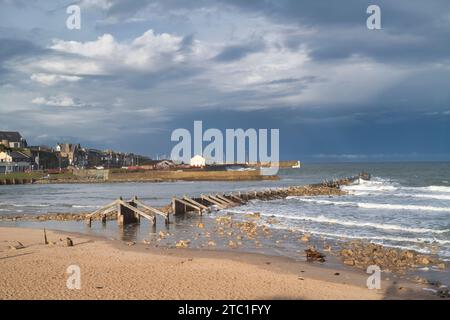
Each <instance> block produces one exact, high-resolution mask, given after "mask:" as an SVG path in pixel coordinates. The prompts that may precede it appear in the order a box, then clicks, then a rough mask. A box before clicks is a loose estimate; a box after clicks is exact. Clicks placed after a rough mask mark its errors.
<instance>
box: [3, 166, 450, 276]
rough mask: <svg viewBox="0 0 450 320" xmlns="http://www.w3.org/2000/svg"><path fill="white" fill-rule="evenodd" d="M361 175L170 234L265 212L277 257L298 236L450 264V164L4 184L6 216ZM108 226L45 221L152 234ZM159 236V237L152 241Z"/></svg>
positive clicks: (102, 231)
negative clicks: (267, 176)
mask: <svg viewBox="0 0 450 320" xmlns="http://www.w3.org/2000/svg"><path fill="white" fill-rule="evenodd" d="M359 172H369V173H370V174H371V176H372V179H371V180H370V181H364V180H360V181H359V183H357V184H352V185H349V186H345V187H343V189H344V190H345V191H347V193H348V194H347V195H343V196H319V197H288V198H287V199H283V200H272V201H260V200H253V201H251V202H249V203H248V204H246V205H243V206H240V207H237V208H232V209H228V210H224V211H225V212H224V211H216V212H213V213H211V214H209V215H208V216H205V217H201V218H199V217H187V218H177V219H175V223H174V225H173V226H171V227H170V228H172V231H174V230H181V231H180V232H181V233H183V232H188V231H187V230H189V228H190V227H192V226H195V224H196V223H197V220H198V219H205V220H206V221H207V222H208V221H209V220H208V219H210V220H211V221H212V220H213V219H214V217H215V216H218V215H223V214H230V215H233V218H234V219H238V220H239V219H245V216H246V215H247V214H248V213H252V212H253V213H254V212H258V213H260V215H261V217H262V218H268V217H271V218H274V219H276V220H277V223H276V224H271V225H270V228H272V229H273V231H274V233H275V234H277V235H278V237H273V238H271V239H268V240H265V241H266V242H265V243H263V247H264V248H265V249H267V248H271V249H272V252H270V253H272V254H282V255H287V256H295V255H298V252H299V250H298V241H295V240H294V238H293V240H292V241H289V237H287V236H286V234H292V232H299V233H308V234H310V235H311V236H312V237H317V239H320V240H321V241H330V242H331V243H334V242H339V241H348V240H355V239H361V240H366V241H369V242H373V243H377V244H382V245H385V246H388V247H394V248H402V249H413V250H416V251H418V252H422V253H427V254H435V255H437V256H439V258H440V259H442V260H444V261H449V259H450V163H449V162H421V163H413V162H396V163H320V164H314V163H305V164H303V165H302V167H301V168H299V169H283V170H280V172H279V176H280V180H277V181H239V182H217V181H214V182H208V181H201V182H185V181H179V182H161V183H101V184H49V185H31V184H30V185H9V186H0V215H15V214H16V215H23V214H27V215H35V214H46V213H60V212H61V213H65V212H92V211H95V210H96V209H97V208H100V207H101V206H103V205H106V204H108V203H110V202H111V201H113V200H115V199H116V198H118V197H120V196H122V197H123V198H131V197H133V196H137V197H138V198H140V199H141V200H142V201H143V202H144V203H147V204H149V205H152V206H155V207H158V206H165V205H167V204H169V203H170V201H171V198H172V196H183V195H188V196H198V195H200V194H202V193H221V192H239V191H242V192H246V191H254V190H255V191H257V190H264V189H268V188H277V187H286V186H291V185H292V186H293V185H306V184H311V183H319V182H321V181H323V180H325V179H328V180H331V179H338V178H342V177H349V176H354V175H357V174H358V173H359ZM158 223H159V225H157V227H158V228H159V227H162V222H158ZM0 225H7V226H27V227H35V228H42V226H43V223H42V222H26V221H17V222H1V223H0ZM108 225H109V227H107V228H105V227H104V226H103V227H101V226H97V225H95V226H93V227H92V228H89V229H87V228H86V226H85V224H83V223H81V222H56V221H47V222H45V226H46V227H47V228H53V229H58V230H64V231H74V232H82V233H89V234H99V235H104V236H107V237H110V238H118V237H120V238H121V239H122V240H130V241H132V240H137V241H138V240H140V239H143V238H145V237H148V236H149V235H150V236H152V231H151V230H150V229H151V228H149V227H148V226H146V225H141V226H140V227H139V228H137V229H136V227H130V230H129V232H128V231H127V230H125V231H123V230H121V231H120V232H118V230H117V226H116V224H115V223H109V224H108ZM149 230H150V231H149ZM169 231H170V230H169ZM155 234H157V233H155V232H153V236H155ZM286 239H288V240H286ZM161 244H162V243H161ZM247 249H248V251H256V252H258V248H256V247H252V246H247ZM446 277H447V278H448V272H446Z"/></svg>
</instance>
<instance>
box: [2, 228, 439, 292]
mask: <svg viewBox="0 0 450 320" xmlns="http://www.w3.org/2000/svg"><path fill="white" fill-rule="evenodd" d="M47 236H48V239H49V241H51V242H56V243H55V244H49V245H44V244H43V233H42V230H38V229H28V228H16V227H0V244H1V247H0V268H1V270H2V272H1V273H0V279H1V280H0V281H1V282H2V283H4V284H5V285H3V286H2V287H1V288H0V299H91V298H96V299H439V298H438V297H437V296H436V295H433V294H431V293H429V292H425V291H424V290H422V287H421V286H420V285H418V284H415V283H412V282H408V281H404V280H402V279H395V280H394V279H389V280H386V279H384V280H382V287H381V290H369V289H367V288H366V287H365V282H366V279H367V276H368V275H366V274H365V273H363V272H358V271H356V270H355V271H353V270H352V271H348V270H342V269H333V268H329V267H324V266H319V265H316V264H314V263H308V262H301V261H295V260H293V259H291V258H288V257H274V256H269V255H264V254H259V253H242V252H228V251H221V250H211V249H209V250H198V249H190V248H187V249H174V248H164V247H153V246H149V245H146V244H143V243H126V242H124V241H120V240H108V239H105V238H102V237H100V236H87V235H84V234H76V233H71V232H61V231H48V232H47ZM66 237H70V238H71V239H72V240H73V243H74V246H73V247H66V246H63V245H64V243H65V241H59V239H65V238H66ZM13 241H19V242H21V243H22V244H23V245H24V248H22V249H17V250H16V249H9V248H7V247H6V246H7V245H9V244H10V243H12V242H13ZM70 264H78V265H79V266H80V268H81V272H82V289H81V290H68V289H67V288H66V286H65V283H66V279H67V275H66V274H65V269H66V268H67V266H69V265H70ZM125 270H126V271H125ZM83 275H85V276H83ZM25 288H27V289H25Z"/></svg>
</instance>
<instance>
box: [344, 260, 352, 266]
mask: <svg viewBox="0 0 450 320" xmlns="http://www.w3.org/2000/svg"><path fill="white" fill-rule="evenodd" d="M344 264H346V265H348V266H354V265H355V260H353V259H344Z"/></svg>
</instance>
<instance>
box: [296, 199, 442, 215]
mask: <svg viewBox="0 0 450 320" xmlns="http://www.w3.org/2000/svg"><path fill="white" fill-rule="evenodd" d="M288 199H297V200H299V201H302V202H311V203H317V204H326V205H336V206H352V207H359V208H363V209H385V210H414V211H433V212H450V207H433V206H421V205H412V204H409V205H408V204H390V203H370V202H351V201H330V200H319V199H311V198H302V197H298V196H294V197H288Z"/></svg>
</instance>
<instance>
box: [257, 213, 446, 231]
mask: <svg viewBox="0 0 450 320" xmlns="http://www.w3.org/2000/svg"><path fill="white" fill-rule="evenodd" d="M271 215H273V216H275V217H278V218H285V219H293V220H303V221H312V222H319V223H330V224H339V225H343V226H348V227H372V228H376V229H382V230H394V231H404V232H411V233H435V234H442V233H446V232H450V229H445V230H435V229H428V228H409V227H405V226H399V225H394V224H384V223H373V222H364V221H361V222H358V221H349V220H338V219H332V218H327V217H325V216H323V215H319V216H317V217H311V216H294V215H282V214H262V216H271Z"/></svg>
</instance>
